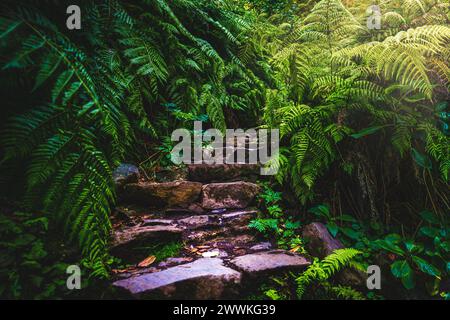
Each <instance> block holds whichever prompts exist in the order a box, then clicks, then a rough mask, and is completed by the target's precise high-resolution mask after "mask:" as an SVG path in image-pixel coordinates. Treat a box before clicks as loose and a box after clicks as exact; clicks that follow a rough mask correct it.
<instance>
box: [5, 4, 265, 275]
mask: <svg viewBox="0 0 450 320" xmlns="http://www.w3.org/2000/svg"><path fill="white" fill-rule="evenodd" d="M2 6H4V9H5V10H3V9H2V13H1V15H0V37H1V38H0V40H1V42H0V47H1V52H2V54H1V60H0V61H1V63H2V68H3V69H2V70H3V71H2V85H3V84H5V85H6V86H7V87H8V88H9V90H17V92H18V93H19V95H17V96H15V97H14V99H13V100H12V101H11V102H8V104H9V103H10V104H11V105H10V109H11V110H14V112H16V111H15V110H17V109H18V107H17V106H20V110H25V112H23V113H21V114H19V115H16V116H14V117H13V118H12V119H10V120H9V121H8V123H7V125H6V126H5V128H3V131H2V135H1V138H2V156H3V155H4V157H3V159H2V160H1V162H0V163H1V165H2V167H1V168H2V169H3V170H2V172H4V173H2V182H3V183H5V185H6V184H8V183H10V180H8V179H6V177H7V173H9V172H11V170H10V168H11V167H14V164H16V163H18V162H20V164H21V166H22V171H23V172H24V173H25V177H21V178H24V179H25V181H26V182H25V188H24V190H21V191H20V193H23V195H24V196H23V202H24V204H25V205H26V206H27V207H28V208H30V209H39V210H42V211H44V212H46V213H48V214H49V219H52V220H55V221H56V222H57V223H58V224H59V225H60V226H61V229H62V230H64V231H65V234H66V235H67V238H68V242H70V243H77V244H78V246H79V247H80V249H81V250H82V251H83V257H84V258H83V259H84V260H83V261H84V263H85V265H86V266H89V267H90V268H91V269H92V272H93V275H95V276H99V277H107V276H108V261H109V259H110V258H109V256H108V254H107V241H108V238H109V235H110V231H111V224H110V221H109V213H110V212H111V209H112V208H113V207H114V205H115V201H116V195H115V190H114V184H113V180H112V177H111V176H112V175H111V172H112V170H113V169H114V168H115V167H116V166H117V165H118V164H119V163H120V162H121V161H123V160H128V159H125V157H130V153H131V154H132V153H133V152H137V151H140V150H141V149H140V148H139V147H137V146H136V143H138V142H140V140H139V139H140V137H141V136H143V137H144V138H145V139H148V138H149V137H158V135H160V134H161V133H163V134H165V135H168V132H169V131H168V130H170V128H171V127H174V126H179V125H180V123H181V124H183V123H184V124H185V123H186V122H187V121H188V120H189V121H190V120H192V119H198V118H199V117H201V118H202V119H203V120H208V119H209V120H210V121H211V122H212V124H213V125H214V126H215V127H217V128H220V129H224V128H225V127H226V123H225V116H224V112H225V111H227V112H230V113H232V112H238V111H241V110H247V111H248V112H251V110H252V108H253V109H254V108H256V107H257V106H259V104H260V100H261V96H262V89H261V81H260V80H259V79H258V78H257V77H256V76H255V75H254V74H253V71H252V68H253V69H254V70H255V71H257V70H261V69H260V67H258V65H257V64H256V62H257V61H256V60H255V61H253V62H254V64H252V65H250V66H248V67H246V66H245V64H244V63H243V62H242V61H241V60H240V59H239V58H238V56H237V54H238V51H239V45H240V43H241V41H242V39H241V38H240V37H243V36H244V35H245V32H246V31H247V30H250V25H251V19H247V18H246V17H243V16H241V15H239V8H238V7H235V6H233V5H232V4H231V3H230V4H229V5H228V4H227V5H223V4H221V3H218V2H209V1H202V3H201V4H200V3H199V2H198V1H195V2H194V1H189V0H188V1H186V0H177V1H170V2H169V1H165V0H159V1H140V2H139V3H137V4H129V3H122V2H120V1H100V2H95V3H94V2H92V3H89V4H86V5H85V6H83V30H86V32H82V33H77V34H76V35H75V33H74V32H70V31H69V30H67V29H66V28H65V25H59V23H56V22H54V21H58V22H59V20H60V16H61V14H63V13H64V12H65V11H66V6H65V5H64V3H63V2H62V1H61V2H60V1H56V2H55V4H54V5H53V6H52V7H51V9H50V7H49V6H42V7H40V6H39V7H38V6H37V5H35V3H34V2H29V1H7V2H6V3H5V4H2ZM61 12H63V13H61ZM193 21H195V23H193ZM149 26H150V27H149ZM6 73H10V74H13V75H14V76H15V77H16V78H17V79H18V80H17V81H14V82H12V83H10V82H9V81H8V78H7V77H3V75H5V74H6ZM260 74H265V72H264V71H262V73H261V72H260ZM6 91H7V90H6ZM30 101H33V104H32V105H31V104H30ZM166 105H169V106H172V105H174V106H175V107H176V108H175V109H176V110H172V113H174V114H175V119H173V118H169V116H168V115H167V107H166ZM13 108H14V109H13ZM205 114H207V118H205V117H204V115H205ZM166 151H167V150H166ZM163 154H164V152H163ZM141 156H142V155H141Z"/></svg>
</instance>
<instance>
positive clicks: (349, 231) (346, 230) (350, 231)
mask: <svg viewBox="0 0 450 320" xmlns="http://www.w3.org/2000/svg"><path fill="white" fill-rule="evenodd" d="M341 231H342V233H344V234H345V235H346V236H347V237H349V238H351V239H353V240H358V239H359V238H361V232H358V231H355V230H353V229H352V228H341Z"/></svg>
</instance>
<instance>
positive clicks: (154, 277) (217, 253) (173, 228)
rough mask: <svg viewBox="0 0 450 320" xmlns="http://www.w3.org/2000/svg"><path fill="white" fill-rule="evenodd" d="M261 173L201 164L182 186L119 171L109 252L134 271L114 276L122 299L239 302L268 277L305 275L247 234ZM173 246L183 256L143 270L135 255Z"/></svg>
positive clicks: (296, 262) (294, 257) (297, 263)
mask: <svg viewBox="0 0 450 320" xmlns="http://www.w3.org/2000/svg"><path fill="white" fill-rule="evenodd" d="M119 169H120V168H119ZM258 173H259V168H258V167H257V166H255V165H247V164H223V165H212V166H211V165H203V164H201V165H189V166H187V172H186V174H185V177H186V179H185V180H177V181H169V182H149V181H143V180H139V178H138V176H137V170H134V169H133V170H129V168H128V169H127V170H125V169H124V168H122V169H121V170H119V172H118V173H117V174H116V175H115V178H116V180H117V181H118V182H119V183H118V188H119V194H120V199H121V206H120V207H118V208H117V211H116V214H115V216H114V219H113V224H114V232H113V239H112V241H111V252H112V253H113V254H114V255H116V256H118V257H121V258H122V259H123V261H126V262H128V263H132V264H136V266H134V267H130V268H127V269H125V270H119V271H117V272H116V274H115V278H116V279H115V281H114V282H113V286H114V287H115V288H117V292H118V294H120V295H121V296H123V297H127V298H151V299H239V298H244V297H245V294H246V293H248V292H251V291H252V290H253V289H256V288H257V286H258V285H259V283H260V282H261V280H262V279H265V278H267V276H269V275H273V274H276V273H279V272H284V271H290V270H291V271H301V270H303V269H304V268H306V267H307V266H308V265H309V264H310V262H309V261H307V259H306V258H304V257H303V256H301V255H298V254H295V253H291V252H287V251H283V250H277V249H274V248H273V246H272V244H270V243H269V242H263V241H261V240H260V239H258V235H257V234H256V233H255V232H254V231H253V230H251V229H250V228H249V227H248V223H249V222H250V221H251V220H252V219H254V218H255V217H257V215H258V210H257V209H256V208H255V207H252V205H254V204H255V203H254V202H255V201H254V200H255V196H256V195H257V194H258V193H259V192H260V188H259V186H258V185H257V184H255V183H254V181H255V177H256V176H257V175H258ZM170 241H178V242H182V243H183V246H184V248H183V250H182V252H181V253H180V254H179V256H177V257H170V258H168V259H166V260H164V261H161V262H159V263H154V264H153V263H152V264H150V265H148V266H145V265H144V266H142V265H141V267H138V263H139V261H141V259H142V258H143V257H137V256H135V255H134V254H133V249H134V248H136V247H142V246H145V245H146V244H147V243H155V242H157V243H164V242H170ZM151 254H152V253H151V252H148V254H147V255H151ZM144 258H145V257H144Z"/></svg>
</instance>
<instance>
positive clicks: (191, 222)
mask: <svg viewBox="0 0 450 320" xmlns="http://www.w3.org/2000/svg"><path fill="white" fill-rule="evenodd" d="M177 223H182V224H185V225H188V226H190V227H202V226H205V225H207V224H208V223H209V216H207V215H201V216H191V217H187V218H183V219H180V220H178V221H177Z"/></svg>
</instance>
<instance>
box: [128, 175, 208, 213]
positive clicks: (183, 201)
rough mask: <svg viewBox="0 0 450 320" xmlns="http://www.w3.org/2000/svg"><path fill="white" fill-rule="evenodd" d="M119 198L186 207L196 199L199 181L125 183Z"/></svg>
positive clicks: (152, 204) (198, 194) (158, 205)
mask: <svg viewBox="0 0 450 320" xmlns="http://www.w3.org/2000/svg"><path fill="white" fill-rule="evenodd" d="M122 189H123V190H122V192H121V195H120V198H121V200H122V201H124V202H127V203H138V204H144V205H148V206H151V207H154V208H164V207H170V206H174V207H176V206H180V207H186V206H189V205H190V204H191V203H193V202H195V201H197V200H198V198H199V196H200V192H201V190H202V184H201V183H200V182H193V181H184V180H179V181H172V182H139V183H130V184H126V185H124V186H123V188H122Z"/></svg>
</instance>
